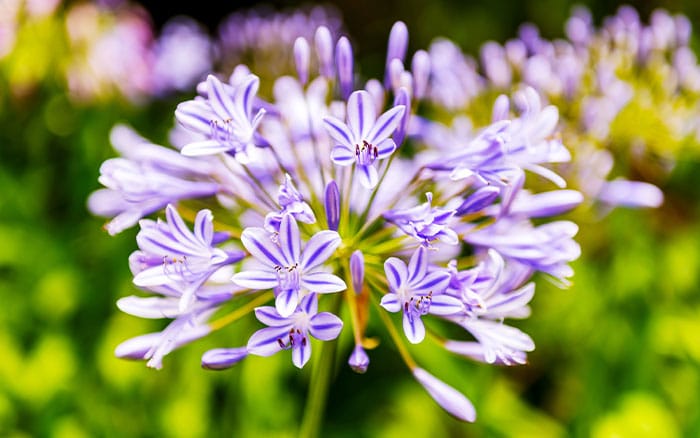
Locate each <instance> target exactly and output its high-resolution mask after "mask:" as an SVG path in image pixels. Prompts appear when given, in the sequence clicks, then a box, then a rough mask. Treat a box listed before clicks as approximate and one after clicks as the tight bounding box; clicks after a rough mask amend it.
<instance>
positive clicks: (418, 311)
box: [403, 291, 433, 321]
mask: <svg viewBox="0 0 700 438" xmlns="http://www.w3.org/2000/svg"><path fill="white" fill-rule="evenodd" d="M432 302H433V291H430V292H429V293H428V295H424V296H419V297H411V299H410V300H408V301H406V302H404V304H403V311H404V313H406V315H407V316H408V319H409V320H410V321H413V318H415V317H416V316H417V317H419V318H420V317H421V316H423V315H427V314H428V312H429V311H430V303H432Z"/></svg>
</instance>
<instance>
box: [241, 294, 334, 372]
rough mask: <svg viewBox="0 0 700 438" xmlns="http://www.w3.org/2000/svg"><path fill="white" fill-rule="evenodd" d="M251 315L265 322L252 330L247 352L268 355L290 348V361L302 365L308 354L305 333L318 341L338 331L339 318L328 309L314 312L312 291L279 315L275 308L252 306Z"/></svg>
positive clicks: (329, 337) (309, 352)
mask: <svg viewBox="0 0 700 438" xmlns="http://www.w3.org/2000/svg"><path fill="white" fill-rule="evenodd" d="M255 317H256V318H258V320H259V321H260V322H262V323H263V324H265V325H267V326H268V327H267V328H264V329H260V330H258V331H257V332H255V333H253V336H251V337H250V339H249V340H248V346H247V349H248V353H250V354H255V355H257V356H271V355H273V354H275V353H277V352H278V351H281V350H288V349H291V350H292V362H293V363H294V365H295V366H296V367H298V368H302V367H303V366H304V365H305V364H306V362H308V360H309V358H310V357H311V342H310V340H309V334H311V336H313V337H314V338H316V339H320V340H322V341H330V340H332V339H335V338H337V337H338V335H339V334H340V331H341V330H342V328H343V321H341V320H340V318H338V317H337V316H335V315H333V314H332V313H329V312H321V313H318V299H317V298H316V294H313V293H312V294H309V295H307V296H305V297H304V298H302V299H301V302H300V303H299V306H298V307H297V308H296V309H295V310H294V312H293V313H291V314H289V315H287V316H282V315H280V313H279V312H278V311H277V309H276V308H274V307H270V306H265V307H258V308H256V309H255Z"/></svg>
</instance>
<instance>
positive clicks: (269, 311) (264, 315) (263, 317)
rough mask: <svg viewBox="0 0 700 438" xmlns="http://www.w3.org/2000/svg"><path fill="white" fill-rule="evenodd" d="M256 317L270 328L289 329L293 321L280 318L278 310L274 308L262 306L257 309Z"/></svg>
mask: <svg viewBox="0 0 700 438" xmlns="http://www.w3.org/2000/svg"><path fill="white" fill-rule="evenodd" d="M255 317H256V318H257V319H258V321H260V322H262V323H263V324H265V325H266V326H269V327H283V326H284V327H287V328H289V327H290V326H291V325H292V324H293V321H291V320H290V319H289V318H285V317H283V316H280V314H279V313H278V312H277V309H276V308H274V307H272V306H262V307H256V308H255Z"/></svg>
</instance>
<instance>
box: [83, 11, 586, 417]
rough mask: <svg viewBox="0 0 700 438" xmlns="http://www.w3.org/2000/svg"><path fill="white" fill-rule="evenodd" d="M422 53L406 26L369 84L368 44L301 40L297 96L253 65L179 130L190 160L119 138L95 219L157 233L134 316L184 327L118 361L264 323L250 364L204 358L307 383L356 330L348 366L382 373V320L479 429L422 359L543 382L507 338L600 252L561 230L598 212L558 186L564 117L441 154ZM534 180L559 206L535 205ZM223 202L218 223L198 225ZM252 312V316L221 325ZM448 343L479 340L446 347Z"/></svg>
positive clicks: (144, 340) (396, 30)
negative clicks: (585, 254)
mask: <svg viewBox="0 0 700 438" xmlns="http://www.w3.org/2000/svg"><path fill="white" fill-rule="evenodd" d="M407 46H408V32H407V29H406V27H405V25H404V24H403V23H401V22H398V23H396V24H395V25H394V27H393V28H392V30H391V33H390V36H389V43H388V54H387V60H386V65H387V70H386V76H385V78H383V80H377V79H370V80H369V81H367V82H366V83H364V84H360V83H359V82H358V81H357V76H356V74H355V72H354V67H353V62H354V61H353V52H352V46H351V44H350V42H349V40H348V39H347V38H346V37H342V36H341V37H340V38H337V37H335V36H334V35H332V33H331V31H329V29H328V28H326V27H319V28H318V29H317V30H316V32H315V35H314V38H313V41H309V40H307V39H305V38H302V37H300V38H298V39H297V40H296V41H295V43H294V45H293V54H294V62H295V66H296V70H297V75H296V77H291V76H283V77H279V78H278V79H277V80H276V81H275V82H274V84H272V87H271V89H272V94H271V95H269V96H262V95H258V88H259V86H260V83H259V78H258V77H257V76H256V75H255V74H254V73H251V72H250V71H249V69H248V68H247V67H246V66H244V65H239V66H238V67H236V68H235V69H234V71H233V73H232V74H231V76H230V77H228V78H219V77H216V76H213V75H212V76H209V77H208V78H207V79H206V81H204V82H202V83H201V84H199V86H198V87H197V91H198V95H197V96H196V97H195V98H194V99H193V100H190V101H186V102H183V103H181V104H180V105H178V107H177V110H176V111H175V116H176V118H177V121H178V127H177V132H176V134H177V135H173V138H176V139H177V140H176V141H175V143H177V145H176V148H175V149H170V148H166V147H163V146H158V145H154V144H151V143H149V142H148V141H147V140H145V139H143V138H141V137H139V136H138V135H137V134H136V133H134V132H133V131H131V130H130V129H129V128H127V127H125V126H118V127H116V128H115V129H114V130H113V132H112V143H113V145H114V146H115V148H116V149H117V150H118V152H119V153H120V154H121V157H120V158H113V159H110V160H108V161H106V162H105V163H104V165H103V166H102V168H101V175H100V182H101V183H102V184H103V185H104V186H105V188H104V189H101V190H98V191H97V192H95V193H94V194H93V195H92V196H91V198H90V200H89V205H90V208H91V210H92V211H93V212H95V213H97V214H100V215H104V216H107V217H110V218H111V220H110V221H109V222H108V224H107V225H106V228H107V230H108V232H109V233H110V234H116V233H119V232H121V231H122V230H124V229H126V228H128V227H132V226H135V225H138V226H139V227H140V231H139V233H138V235H137V237H136V240H137V244H138V247H139V249H138V251H135V252H134V253H133V254H132V256H131V257H130V259H129V263H130V267H131V270H132V272H133V274H134V284H135V285H136V286H138V287H139V288H140V289H142V290H143V291H145V292H147V293H148V294H149V295H148V296H147V297H142V296H131V297H126V298H122V299H120V300H119V301H118V303H117V305H118V306H119V308H120V309H121V310H123V311H124V312H127V313H130V314H132V315H135V316H140V317H144V318H169V319H171V320H172V322H171V323H170V324H169V325H168V326H167V327H166V328H165V329H164V330H163V331H161V332H157V333H149V334H145V335H142V336H139V337H136V338H133V339H130V340H127V341H125V342H124V343H122V344H121V345H119V346H118V347H117V350H116V353H117V355H118V356H120V357H128V358H134V359H143V360H147V361H148V362H147V364H148V366H150V367H154V368H160V367H161V366H162V364H163V358H164V356H165V355H167V354H168V353H169V352H171V351H172V350H173V349H175V348H177V347H179V346H181V345H183V344H186V343H188V342H192V341H194V340H196V339H199V338H202V337H204V336H206V335H208V334H209V333H211V332H212V331H215V330H220V329H222V328H223V327H225V326H227V325H228V324H230V323H232V322H234V321H235V320H237V319H239V318H243V317H252V315H254V317H255V318H256V319H257V320H258V321H259V322H260V329H259V330H257V331H255V332H253V333H250V335H249V338H248V341H247V343H246V344H245V345H238V346H222V347H225V348H221V349H215V350H212V351H209V352H207V353H206V354H204V356H203V357H202V365H203V366H204V367H205V368H210V369H222V368H227V367H230V366H232V365H234V364H235V363H237V362H239V361H241V360H244V359H245V358H246V357H247V356H249V355H258V356H270V355H273V354H285V353H284V351H285V350H289V351H290V353H286V354H291V362H292V363H293V365H294V366H296V367H299V368H302V367H304V366H305V365H306V364H307V362H308V360H309V358H310V356H311V354H312V352H313V351H314V350H315V349H317V348H319V347H320V348H323V342H328V341H333V340H334V339H336V338H337V337H338V336H339V334H340V332H341V331H342V330H350V331H351V332H352V336H353V339H354V348H353V349H352V351H348V352H347V353H348V357H349V358H348V364H349V366H350V367H352V368H353V369H354V370H355V371H357V372H360V373H363V372H365V371H366V370H367V369H368V366H369V364H370V360H371V349H372V348H373V347H374V346H375V344H376V343H373V342H370V341H368V338H369V337H374V336H377V335H380V334H378V333H367V327H368V324H367V319H368V318H369V317H370V308H371V307H375V309H376V310H377V312H374V313H372V314H378V315H380V318H381V324H384V325H385V326H386V329H387V330H386V333H387V334H388V337H389V340H390V341H391V342H393V343H394V344H395V346H396V348H397V350H398V351H399V353H400V356H401V358H402V359H403V361H404V362H405V364H406V365H407V367H408V368H409V369H410V371H411V372H412V374H413V376H414V377H415V379H416V380H417V381H418V382H419V383H420V384H421V385H422V386H423V387H425V389H426V390H427V392H428V393H429V394H430V396H431V397H432V398H433V399H435V401H436V402H437V403H439V404H440V405H441V406H442V407H443V408H444V409H445V410H447V411H448V412H449V413H451V414H452V415H454V416H455V417H457V418H459V419H461V420H465V421H474V420H475V418H476V413H475V410H474V407H473V406H472V404H471V403H470V402H469V400H468V399H467V398H466V397H465V396H464V395H462V394H461V393H459V392H458V391H457V390H455V389H454V388H452V387H451V386H449V385H448V384H446V383H444V382H442V381H441V380H439V379H438V377H435V376H434V375H432V374H431V373H430V372H428V371H427V370H425V369H423V368H421V366H420V364H418V363H417V362H416V360H415V359H414V358H413V357H412V355H411V349H410V344H417V343H421V342H435V343H437V344H439V345H442V346H444V348H445V349H447V350H449V351H451V352H453V353H455V354H457V355H462V356H465V357H467V358H470V359H473V360H476V361H480V362H485V363H489V364H502V365H515V364H523V363H525V361H526V355H527V353H528V352H529V351H532V350H533V349H534V343H533V341H532V339H531V338H530V337H529V336H528V335H526V334H525V333H523V332H521V331H520V330H519V329H517V328H515V327H512V326H510V325H508V324H507V323H506V322H505V320H506V319H508V318H524V317H527V316H528V315H529V313H530V311H529V307H528V303H529V301H530V300H531V299H532V297H533V294H534V290H535V288H534V285H533V283H532V282H531V278H532V276H533V274H535V273H536V272H541V273H544V274H546V275H548V276H550V277H551V278H552V279H554V280H555V281H556V282H558V283H560V284H564V285H565V284H567V281H568V278H569V277H570V276H571V275H572V274H573V272H572V270H571V268H570V267H569V266H568V263H569V262H571V261H572V260H574V259H576V258H577V257H578V256H579V252H580V250H579V246H578V245H577V244H576V243H575V242H574V240H573V237H574V235H575V234H576V232H577V226H576V225H575V224H574V223H572V222H569V221H562V220H555V221H553V220H548V219H547V218H549V217H552V216H555V215H558V214H560V213H562V212H564V211H566V210H569V209H570V208H572V207H574V206H576V205H577V204H578V203H580V202H581V200H582V197H581V195H580V194H579V193H578V192H576V191H573V190H565V189H564V186H565V182H564V181H563V179H562V178H561V177H560V176H559V175H557V174H556V173H554V172H553V171H552V170H550V169H549V168H548V167H547V166H548V165H549V164H551V163H560V162H565V161H567V160H569V158H570V156H569V153H568V151H567V149H566V148H565V147H564V145H563V144H562V142H561V140H560V137H559V136H558V135H557V133H556V127H557V122H558V112H557V109H556V108H555V107H553V106H550V105H546V104H544V103H543V102H542V100H541V99H540V96H539V95H538V93H537V92H536V91H534V89H532V88H522V89H519V90H517V91H515V92H514V94H513V96H512V101H511V97H509V96H505V95H503V96H500V97H499V98H498V99H496V100H495V102H494V108H493V117H492V123H491V124H490V125H488V126H487V127H486V128H484V129H482V130H480V131H478V132H475V133H474V134H473V135H464V136H458V137H454V136H453V137H449V138H444V139H442V140H441V139H440V138H439V136H438V135H435V131H434V130H432V129H431V127H432V125H431V123H437V122H438V120H433V119H431V118H430V116H428V115H426V114H422V112H421V109H422V105H423V99H424V98H425V97H426V96H427V95H428V94H427V93H428V91H429V92H430V95H432V96H434V95H435V94H436V93H438V92H439V88H440V87H442V86H443V85H444V84H443V83H441V82H439V81H438V80H437V79H440V76H439V75H437V74H435V67H434V66H431V58H430V56H428V54H427V52H425V51H418V52H416V53H415V54H414V55H413V57H412V59H410V60H408V59H407V58H406V55H407V54H406V50H407ZM442 92H443V93H449V90H442ZM512 102H515V104H512ZM409 126H410V127H412V128H411V129H410V130H409V129H408V127H409ZM421 126H424V127H425V129H421ZM409 149H410V153H408V152H409V151H408V150H409ZM526 173H532V174H533V175H534V177H535V178H540V179H543V180H545V181H548V184H549V189H548V190H547V191H545V192H541V193H533V192H531V191H528V190H526V189H525V188H524V186H525V181H526ZM195 198H196V199H197V202H196V203H194V202H192V200H193V199H195ZM203 203H205V204H207V205H208V206H209V207H210V208H208V209H199V208H193V206H194V205H197V206H201V205H203ZM163 213H164V215H165V219H164V220H162V219H158V220H155V221H154V220H151V219H144V217H146V216H148V215H151V214H156V215H162V214H163ZM533 218H537V222H536V223H535V222H533V220H532V219H533ZM187 222H190V224H188V223H187ZM232 301H235V302H238V303H239V304H238V305H237V306H235V310H233V311H232V312H231V313H229V314H224V315H223V316H221V312H219V313H218V314H217V318H216V319H214V320H212V319H211V317H212V315H213V314H214V313H215V312H217V311H220V310H221V308H222V306H224V305H225V304H228V303H230V302H232ZM319 307H321V308H323V309H328V311H319ZM342 307H346V309H347V310H346V311H344V312H342V313H341V308H342ZM341 314H343V315H349V317H348V318H347V319H346V320H343V319H341V318H340V317H339V315H341ZM392 314H398V315H397V316H396V317H394V316H393V315H392ZM437 320H442V322H439V321H437ZM436 322H439V323H438V324H436ZM445 324H453V325H455V326H457V327H461V328H463V329H464V335H463V336H459V337H457V338H456V339H448V338H445V337H443V336H442V335H441V334H440V330H439V329H440V328H441V327H443V326H444V325H445ZM397 325H398V326H399V327H401V330H397V328H396V326H397ZM401 331H403V335H401V333H400V332H401ZM451 333H452V332H451ZM318 366H321V367H323V366H325V367H327V366H330V364H328V363H323V362H319V363H318ZM311 384H312V385H314V382H313V381H312V382H311Z"/></svg>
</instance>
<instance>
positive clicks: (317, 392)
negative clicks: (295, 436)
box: [299, 294, 343, 438]
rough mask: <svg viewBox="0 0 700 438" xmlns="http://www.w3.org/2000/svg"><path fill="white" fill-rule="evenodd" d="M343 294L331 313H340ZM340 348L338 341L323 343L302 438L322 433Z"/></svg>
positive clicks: (313, 378)
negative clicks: (336, 354)
mask: <svg viewBox="0 0 700 438" xmlns="http://www.w3.org/2000/svg"><path fill="white" fill-rule="evenodd" d="M342 298H343V296H342V294H335V296H334V297H333V299H334V300H333V303H332V304H331V307H332V308H331V309H330V311H331V312H332V313H334V314H337V313H338V310H339V309H340V304H341V301H342ZM337 346H338V340H337V339H334V340H332V341H325V342H322V343H321V345H320V347H319V349H320V350H321V351H320V353H319V357H318V360H317V361H316V363H315V364H314V369H313V371H312V372H311V383H310V387H309V395H308V397H307V399H306V406H305V408H304V418H303V419H302V421H301V428H300V429H299V437H300V438H316V437H318V436H319V434H320V431H321V425H322V423H323V412H324V410H325V408H326V399H327V398H328V387H329V384H330V381H331V375H332V374H333V368H334V362H335V351H336V348H337Z"/></svg>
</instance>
